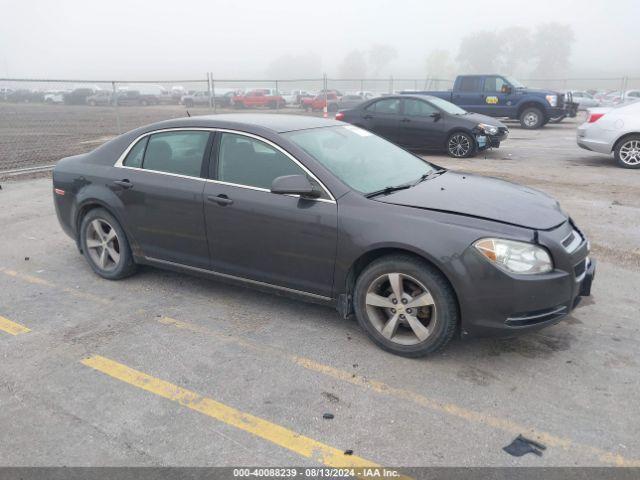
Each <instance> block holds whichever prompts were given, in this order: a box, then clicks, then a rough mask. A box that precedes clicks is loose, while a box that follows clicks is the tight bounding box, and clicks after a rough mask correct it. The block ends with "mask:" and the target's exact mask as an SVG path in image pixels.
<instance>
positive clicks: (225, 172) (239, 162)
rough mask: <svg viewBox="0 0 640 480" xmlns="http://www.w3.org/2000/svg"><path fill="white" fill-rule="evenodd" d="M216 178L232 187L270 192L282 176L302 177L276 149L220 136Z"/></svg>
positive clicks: (254, 141)
mask: <svg viewBox="0 0 640 480" xmlns="http://www.w3.org/2000/svg"><path fill="white" fill-rule="evenodd" d="M218 152H219V153H218V171H217V175H216V178H217V180H220V181H222V182H228V183H233V184H236V185H242V186H249V187H256V188H263V189H266V190H270V189H271V184H272V183H273V180H274V179H275V178H277V177H282V176H284V175H306V172H305V171H304V170H302V168H300V167H299V166H298V165H297V164H296V163H295V162H293V161H292V160H291V159H290V158H289V157H287V156H286V155H285V154H284V153H282V152H281V151H280V150H277V149H275V148H273V147H272V146H271V145H268V144H266V143H265V142H262V141H260V140H257V139H255V138H252V137H247V136H244V135H237V134H234V133H222V134H221V136H220V148H219V150H218Z"/></svg>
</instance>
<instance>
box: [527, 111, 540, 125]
mask: <svg viewBox="0 0 640 480" xmlns="http://www.w3.org/2000/svg"><path fill="white" fill-rule="evenodd" d="M523 122H524V124H525V125H526V126H527V127H534V126H536V125H537V124H538V114H537V113H535V112H529V113H527V114H526V115H525V116H524V119H523Z"/></svg>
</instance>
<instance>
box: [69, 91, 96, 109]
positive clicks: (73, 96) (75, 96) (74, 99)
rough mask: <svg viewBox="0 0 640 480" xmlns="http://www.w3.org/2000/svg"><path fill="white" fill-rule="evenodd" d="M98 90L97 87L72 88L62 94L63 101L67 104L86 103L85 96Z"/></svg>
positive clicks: (87, 96)
mask: <svg viewBox="0 0 640 480" xmlns="http://www.w3.org/2000/svg"><path fill="white" fill-rule="evenodd" d="M98 90H99V89H96V88H92V87H80V88H74V89H73V90H71V91H70V92H67V93H65V94H64V103H65V104H67V105H86V104H87V98H89V97H90V96H92V95H95V93H96V92H97V91H98Z"/></svg>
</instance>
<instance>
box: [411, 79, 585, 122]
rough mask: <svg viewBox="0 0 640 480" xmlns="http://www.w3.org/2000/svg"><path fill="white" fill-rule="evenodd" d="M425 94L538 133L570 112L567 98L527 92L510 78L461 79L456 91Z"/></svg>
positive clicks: (535, 91) (548, 91)
mask: <svg viewBox="0 0 640 480" xmlns="http://www.w3.org/2000/svg"><path fill="white" fill-rule="evenodd" d="M407 93H422V94H425V95H432V96H436V97H440V98H443V99H444V100H447V101H449V102H451V103H454V104H456V105H458V106H459V107H462V108H463V109H465V110H467V111H469V112H475V113H482V114H484V115H489V116H491V117H498V118H499V117H507V118H514V119H517V120H519V121H520V125H521V126H522V128H526V129H535V128H540V127H543V126H544V125H546V124H547V123H548V122H549V121H550V120H551V119H554V118H555V119H557V118H560V117H563V118H564V116H566V115H569V116H571V115H573V116H575V112H568V111H567V109H566V105H565V102H564V95H563V94H562V93H560V92H556V91H552V90H538V89H532V88H527V87H525V86H524V85H523V84H521V83H520V82H519V81H517V80H516V79H515V78H513V77H508V76H506V75H495V74H491V75H458V77H457V78H456V80H455V83H454V84H453V90H448V91H446V92H441V91H439V92H407Z"/></svg>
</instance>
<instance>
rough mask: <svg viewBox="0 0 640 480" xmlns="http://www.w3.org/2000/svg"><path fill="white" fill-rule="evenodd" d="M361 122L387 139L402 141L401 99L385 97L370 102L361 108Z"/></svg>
mask: <svg viewBox="0 0 640 480" xmlns="http://www.w3.org/2000/svg"><path fill="white" fill-rule="evenodd" d="M359 123H360V126H362V127H364V128H366V129H367V130H369V131H371V132H373V133H375V134H377V135H380V136H381V137H384V138H386V139H387V140H390V141H392V142H394V143H397V142H400V140H401V134H400V128H399V126H400V99H399V98H383V99H381V100H376V101H375V102H373V103H370V104H369V105H368V106H366V107H365V108H364V109H363V110H361V114H360V122H359Z"/></svg>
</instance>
